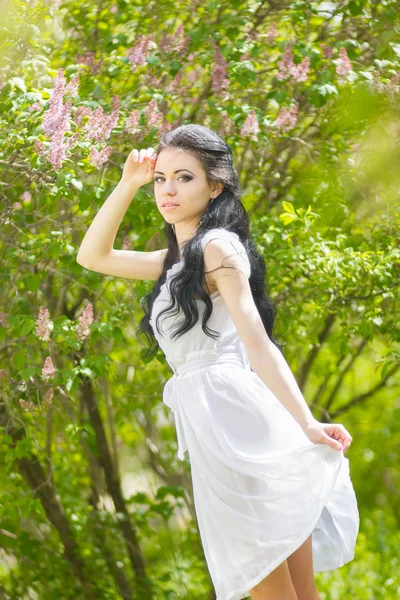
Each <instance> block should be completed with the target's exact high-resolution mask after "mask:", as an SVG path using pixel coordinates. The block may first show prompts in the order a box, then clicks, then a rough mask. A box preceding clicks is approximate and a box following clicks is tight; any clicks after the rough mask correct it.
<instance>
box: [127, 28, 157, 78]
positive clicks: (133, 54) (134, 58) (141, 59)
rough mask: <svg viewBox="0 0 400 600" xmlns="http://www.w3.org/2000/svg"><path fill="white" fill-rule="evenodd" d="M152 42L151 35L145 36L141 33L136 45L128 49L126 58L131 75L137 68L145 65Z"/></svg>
mask: <svg viewBox="0 0 400 600" xmlns="http://www.w3.org/2000/svg"><path fill="white" fill-rule="evenodd" d="M152 41H153V35H152V34H150V35H148V36H145V35H143V34H142V33H139V35H138V36H137V40H136V44H135V45H134V46H132V47H131V48H128V51H127V56H128V60H129V62H130V64H131V69H132V72H133V73H134V72H135V71H136V68H137V67H138V66H140V65H146V64H147V63H146V56H147V54H148V53H149V50H150V46H151V44H152Z"/></svg>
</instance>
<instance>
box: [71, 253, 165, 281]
mask: <svg viewBox="0 0 400 600" xmlns="http://www.w3.org/2000/svg"><path fill="white" fill-rule="evenodd" d="M167 252H168V248H163V249H162V250H153V251H152V252H142V251H139V250H112V251H111V252H110V253H109V254H107V255H106V256H102V257H93V258H92V259H90V258H87V257H86V258H84V257H80V256H79V254H78V256H77V259H76V260H77V262H78V263H79V264H80V265H81V266H82V267H85V268H86V269H88V270H89V271H96V272H97V273H102V274H103V275H113V276H115V277H125V278H127V279H149V280H154V281H155V280H157V279H158V278H159V277H160V275H161V273H162V270H163V265H164V260H165V256H166V254H167Z"/></svg>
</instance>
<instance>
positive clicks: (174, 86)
mask: <svg viewBox="0 0 400 600" xmlns="http://www.w3.org/2000/svg"><path fill="white" fill-rule="evenodd" d="M182 77H183V69H180V70H179V71H178V72H177V74H176V75H175V77H174V78H173V80H172V81H171V83H170V84H169V85H168V86H167V89H166V91H167V93H168V94H177V93H182V94H183V93H184V92H183V90H182V88H181V83H182Z"/></svg>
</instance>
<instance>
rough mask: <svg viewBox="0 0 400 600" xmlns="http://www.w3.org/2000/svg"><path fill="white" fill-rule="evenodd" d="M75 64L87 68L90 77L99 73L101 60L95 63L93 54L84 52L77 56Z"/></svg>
mask: <svg viewBox="0 0 400 600" xmlns="http://www.w3.org/2000/svg"><path fill="white" fill-rule="evenodd" d="M110 10H111V9H110ZM76 62H77V63H80V64H81V65H86V66H88V67H89V69H90V73H91V74H92V75H97V74H98V73H99V72H100V71H101V68H102V66H103V60H102V59H101V58H99V60H97V61H96V53H95V52H85V54H77V55H76Z"/></svg>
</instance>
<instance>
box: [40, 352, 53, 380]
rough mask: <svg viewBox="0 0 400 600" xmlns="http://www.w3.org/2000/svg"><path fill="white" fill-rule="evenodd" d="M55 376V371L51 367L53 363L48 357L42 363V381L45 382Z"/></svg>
mask: <svg viewBox="0 0 400 600" xmlns="http://www.w3.org/2000/svg"><path fill="white" fill-rule="evenodd" d="M54 374H55V369H54V365H53V361H52V360H51V357H50V356H48V357H47V358H46V360H45V361H44V365H43V369H42V379H44V380H45V381H46V380H48V379H53V378H54Z"/></svg>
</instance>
